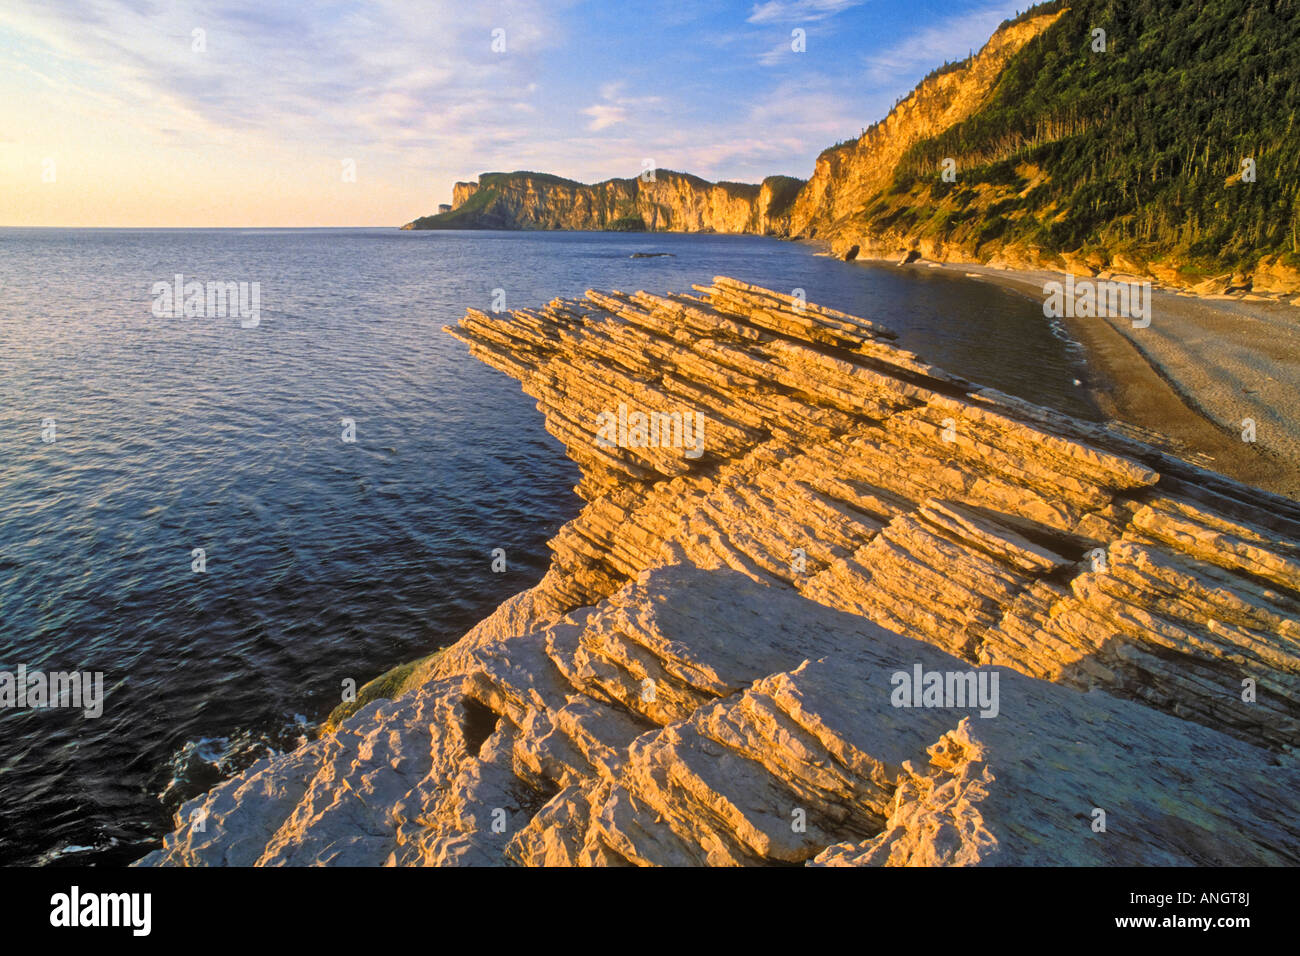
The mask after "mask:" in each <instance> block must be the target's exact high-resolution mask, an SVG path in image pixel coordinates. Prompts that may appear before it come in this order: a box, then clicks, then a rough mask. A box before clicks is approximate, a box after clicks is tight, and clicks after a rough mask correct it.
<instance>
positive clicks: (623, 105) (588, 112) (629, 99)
mask: <svg viewBox="0 0 1300 956" xmlns="http://www.w3.org/2000/svg"><path fill="white" fill-rule="evenodd" d="M626 87H627V84H626V83H624V82H622V81H614V82H610V83H605V84H604V85H602V86H601V88H600V96H601V99H602V100H603V102H600V103H593V104H592V105H591V106H588V107H587V108H586V109H584V110H583V111H582V113H583V115H584V116H590V117H591V122H590V123H588V124H587V129H589V130H591V131H592V132H596V131H599V130H602V129H608V128H609V127H611V126H618V125H620V124H622V123H626V122H628V120H629V118H630V117H631V115H632V114H633V113H638V114H645V113H646V112H647V111H648V110H652V109H653V108H654V107H656V106H658V105H659V104H660V103H661V102H662V100H661V98H660V97H658V96H624V95H623V90H624V89H625V88H626Z"/></svg>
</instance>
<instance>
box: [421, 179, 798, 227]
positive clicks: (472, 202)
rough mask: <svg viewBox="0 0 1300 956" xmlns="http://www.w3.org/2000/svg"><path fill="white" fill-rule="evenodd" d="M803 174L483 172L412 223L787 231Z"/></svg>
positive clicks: (423, 225) (425, 225)
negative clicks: (747, 177) (721, 179)
mask: <svg viewBox="0 0 1300 956" xmlns="http://www.w3.org/2000/svg"><path fill="white" fill-rule="evenodd" d="M802 184H803V183H802V180H796V179H792V178H790V177H787V176H769V177H768V178H767V179H765V180H763V182H762V183H761V184H759V185H757V186H756V185H752V184H748V183H711V182H707V181H705V180H703V179H700V178H699V177H698V176H691V175H688V174H686V173H677V172H673V171H671V170H666V169H657V170H654V178H653V179H652V180H647V179H645V178H642V177H636V178H632V179H607V180H605V181H604V182H600V183H595V184H593V185H586V184H584V183H579V182H575V181H574V180H571V179H562V178H561V177H559V176H550V175H547V174H544V173H529V172H515V173H484V174H483V175H482V176H480V177H479V180H478V182H477V183H457V184H456V186H455V190H454V193H453V201H452V209H451V210H450V211H449V212H446V213H440V214H438V215H435V216H425V217H423V218H421V219H416V220H415V221H414V222H411V223H408V224H407V225H406V226H405V227H403V228H408V229H590V230H616V231H625V232H640V231H650V232H667V231H672V232H749V233H759V234H785V233H787V232H788V231H789V207H790V203H791V201H792V200H793V199H794V195H795V193H796V192H797V190H798V188H799V187H800V186H801V185H802Z"/></svg>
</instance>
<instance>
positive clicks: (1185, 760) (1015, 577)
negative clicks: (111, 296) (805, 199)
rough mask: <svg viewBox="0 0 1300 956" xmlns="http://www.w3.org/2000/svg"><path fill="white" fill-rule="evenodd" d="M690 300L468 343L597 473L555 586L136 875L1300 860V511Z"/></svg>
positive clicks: (199, 809)
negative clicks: (1299, 796) (240, 868)
mask: <svg viewBox="0 0 1300 956" xmlns="http://www.w3.org/2000/svg"><path fill="white" fill-rule="evenodd" d="M696 293H697V294H680V295H666V296H658V295H650V294H648V293H644V292H641V293H636V294H624V293H617V292H609V293H601V292H595V291H592V292H588V293H587V295H586V297H585V298H583V299H581V300H574V301H561V300H557V301H555V302H552V303H551V304H549V305H548V306H546V307H545V308H541V309H524V310H518V311H515V312H513V313H511V314H510V315H509V316H508V317H494V316H490V315H487V314H485V313H481V312H476V311H473V310H471V311H470V312H469V313H468V314H467V315H466V317H465V318H464V319H463V320H462V321H461V323H460V324H459V325H458V326H457V327H456V328H454V329H449V331H450V332H451V333H452V334H453V335H455V336H456V337H457V338H459V339H461V340H462V341H464V342H466V343H467V344H468V346H469V349H470V351H471V353H472V354H474V355H475V356H477V357H478V358H480V359H481V360H483V361H485V362H487V363H488V364H490V365H492V366H493V367H495V368H498V369H500V370H502V371H504V372H506V373H507V374H510V375H512V376H514V377H515V378H517V379H519V380H520V382H521V383H522V385H523V388H524V390H525V391H526V392H528V393H529V394H530V395H532V396H534V397H536V398H537V400H538V407H539V409H540V410H541V411H542V412H543V413H544V415H545V417H546V425H547V428H548V430H549V431H550V432H551V433H552V434H554V435H555V436H556V437H557V438H558V439H559V440H560V441H561V442H562V443H563V444H564V446H565V448H566V449H567V451H568V454H569V455H570V456H571V457H572V458H573V459H574V460H575V461H576V462H577V463H578V464H579V465H580V467H581V469H582V473H583V478H582V481H581V483H580V484H579V486H578V488H577V491H578V493H579V494H580V495H581V496H582V497H583V498H584V499H585V501H586V505H585V506H584V508H583V510H582V512H581V513H580V514H579V516H578V517H577V518H575V519H574V520H573V521H571V522H569V523H568V524H567V525H566V526H565V527H564V528H563V529H561V531H560V532H559V533H557V535H556V536H555V538H554V539H553V540H552V542H551V545H550V546H551V549H552V551H553V552H554V556H553V560H552V566H551V568H550V570H549V571H548V573H547V575H546V576H545V578H544V579H543V580H542V581H541V583H539V584H538V585H537V586H536V587H535V588H533V589H531V590H530V591H527V592H524V593H523V594H520V595H517V596H516V597H515V598H512V599H511V600H510V601H507V602H506V603H505V604H503V605H502V606H501V608H499V609H498V610H497V612H496V613H494V614H493V615H492V616H491V617H489V618H488V619H487V620H485V621H484V622H482V623H481V624H480V625H478V626H477V627H476V628H474V629H473V630H472V631H471V632H470V633H469V634H467V635H466V636H465V637H464V638H463V639H462V640H461V641H460V642H458V643H457V644H456V645H454V646H452V647H451V648H449V649H447V651H446V652H444V653H443V654H442V655H441V657H440V658H439V659H438V661H437V663H436V665H434V667H433V670H432V672H431V676H430V679H429V680H428V681H427V682H426V683H425V684H424V685H423V686H421V687H419V688H418V689H416V690H415V691H413V692H411V693H408V694H406V695H404V696H403V697H401V698H400V699H398V700H396V701H376V702H373V703H371V704H369V705H367V706H366V707H365V708H363V709H362V710H360V711H359V712H358V713H357V714H355V715H354V716H353V717H351V718H349V719H348V720H347V721H345V722H344V723H343V725H342V726H341V728H340V729H338V730H337V731H336V732H335V733H334V734H332V735H330V736H327V737H323V738H321V739H319V740H317V741H314V742H312V743H310V744H308V745H307V746H306V747H304V748H302V749H300V750H298V751H296V752H294V753H291V754H286V755H282V756H278V757H274V758H269V759H267V760H264V761H262V762H261V763H259V764H258V765H256V766H254V767H252V768H250V769H249V770H248V771H246V772H245V773H244V774H242V775H241V776H240V777H237V778H234V779H232V780H229V781H226V782H225V783H223V784H222V785H220V786H219V787H217V788H216V789H214V790H213V791H212V792H211V793H209V794H207V795H205V796H204V797H201V798H199V799H198V800H196V801H193V802H191V803H190V804H188V805H187V806H186V807H184V808H182V810H181V812H180V813H179V814H178V824H179V828H178V830H177V831H176V832H175V833H174V834H172V835H170V836H168V837H167V839H166V840H165V842H164V845H163V847H162V849H161V850H159V851H157V852H155V853H154V854H151V855H150V856H149V857H147V858H146V859H145V860H144V861H142V862H143V863H147V864H159V865H164V864H181V865H187V864H188V865H195V864H239V865H248V864H292V865H297V864H321V863H334V864H366V865H378V864H391V865H414V864H530V865H531V864H604V865H625V864H705V863H707V864H759V863H785V864H789V863H810V864H817V865H863V864H873V865H930V864H945V865H946V864H984V865H987V864H1031V865H1040V864H1083V865H1111V864H1172V863H1185V864H1206V863H1231V864H1267V865H1276V864H1286V863H1292V864H1294V863H1296V862H1300V820H1297V817H1296V814H1295V812H1294V811H1295V793H1297V792H1300V788H1298V786H1297V785H1300V765H1298V764H1297V762H1296V759H1295V756H1294V751H1293V748H1294V747H1295V745H1296V743H1297V737H1298V736H1300V704H1298V703H1297V699H1298V698H1300V695H1298V694H1297V691H1298V690H1300V508H1298V507H1297V505H1296V504H1295V503H1293V502H1290V501H1288V500H1286V499H1283V498H1278V497H1275V496H1272V495H1269V494H1267V493H1265V492H1262V491H1259V490H1256V489H1252V488H1249V487H1246V486H1244V485H1241V484H1238V483H1236V482H1233V481H1231V480H1229V479H1227V478H1224V477H1222V476H1219V475H1215V474H1213V473H1211V472H1208V471H1205V470H1203V469H1200V468H1198V467H1196V466H1194V465H1191V464H1189V463H1186V462H1183V461H1180V460H1179V459H1177V458H1175V457H1172V456H1171V455H1169V454H1167V453H1165V452H1164V451H1161V450H1160V449H1158V448H1155V447H1152V446H1150V445H1146V444H1142V443H1140V442H1137V441H1135V440H1133V439H1132V438H1130V437H1127V436H1125V435H1122V434H1119V433H1117V432H1113V431H1111V430H1109V429H1107V428H1105V427H1103V426H1099V425H1094V424H1090V423H1086V422H1081V421H1078V420H1075V419H1072V418H1070V417H1067V416H1065V415H1062V414H1059V413H1056V412H1053V411H1050V410H1047V409H1043V408H1039V407H1036V406H1033V405H1030V404H1028V403H1026V402H1023V401H1020V400H1018V399H1015V398H1013V397H1011V396H1008V395H1005V394H1002V393H999V392H996V391H994V390H991V389H987V388H981V387H979V386H977V385H975V384H973V383H970V382H967V381H965V380H963V379H961V378H959V377H957V376H953V375H950V374H948V373H946V372H944V371H942V370H940V369H937V368H935V367H933V366H930V365H928V364H926V363H925V362H924V361H923V360H922V359H920V358H919V357H917V356H915V355H913V354H911V353H909V352H906V351H904V350H902V349H899V348H898V347H896V346H895V345H894V344H892V342H893V339H894V336H893V334H892V333H891V332H889V330H887V329H884V328H882V327H880V326H878V325H877V324H875V323H872V322H870V321H868V320H865V319H862V318H859V317H855V316H851V315H846V314H844V313H841V312H837V311H835V310H832V309H827V308H822V307H819V306H816V305H813V304H810V303H804V302H802V301H801V300H796V299H794V298H792V297H790V296H786V295H783V294H781V293H777V292H773V291H771V290H766V289H761V288H757V287H754V286H750V285H746V284H744V283H741V282H737V281H735V280H732V279H727V278H724V277H718V278H716V279H715V280H714V282H713V284H712V285H711V286H707V287H700V288H697V290H696ZM620 406H623V408H622V409H621V410H620ZM637 412H641V413H644V414H646V415H649V414H651V413H655V414H657V415H659V416H660V417H659V418H658V423H659V424H660V425H661V426H663V427H665V428H666V427H667V424H666V423H667V422H669V421H670V420H671V419H670V416H671V415H672V414H673V413H677V414H679V416H680V419H681V421H685V420H687V416H690V417H691V418H692V419H693V420H694V421H695V422H696V426H695V427H696V428H697V429H698V430H699V431H698V432H697V434H702V436H703V440H702V441H701V442H700V443H699V444H698V446H697V448H698V450H699V453H698V454H697V455H696V454H687V452H688V451H693V449H692V448H690V447H689V446H690V443H689V442H664V441H660V442H659V443H658V444H656V445H653V446H652V444H651V443H649V442H647V441H645V440H644V438H645V436H644V435H642V436H640V439H628V440H625V439H627V435H625V434H624V432H628V433H629V434H632V433H635V431H636V428H635V426H633V427H632V428H630V429H629V428H626V427H624V424H623V422H624V420H625V419H627V420H630V419H632V418H633V417H634V416H635V414H636V413H637ZM611 416H615V417H618V418H619V419H620V429H619V434H618V436H617V439H618V440H614V441H610V440H607V439H608V438H609V435H610V434H611V433H610V432H609V431H604V432H602V428H604V427H605V426H608V424H609V422H610V421H612V417H611ZM602 423H603V424H602ZM677 427H678V432H677V435H676V436H675V437H681V433H680V425H678V426H677ZM602 436H603V437H604V439H606V440H602ZM659 437H660V438H662V437H663V434H661V435H660V436H659ZM912 675H915V678H916V680H915V684H916V685H917V686H916V687H914V688H912V689H911V690H910V691H907V692H904V691H901V690H900V686H901V685H906V684H908V683H909V682H912ZM929 675H938V680H939V682H940V683H941V684H942V683H943V682H944V680H947V681H948V684H947V685H945V686H947V687H949V691H948V692H947V694H946V696H945V694H944V693H939V694H938V695H937V696H936V697H934V698H931V697H929V696H928V695H923V694H922V693H921V691H920V684H921V683H922V682H923V680H924V682H925V684H926V686H927V687H929V686H930V683H929V682H930V677H929ZM953 675H956V680H954V679H953ZM963 681H967V682H968V683H966V684H963V683H962V682H963ZM954 685H955V686H957V688H958V690H959V691H960V689H961V688H962V687H963V686H964V687H967V688H968V689H969V690H970V694H971V695H972V696H971V697H970V698H969V699H967V697H966V695H965V694H962V695H961V699H960V700H958V699H954V697H953V695H952V693H951V686H954ZM976 688H979V693H980V705H979V706H977V705H976V703H975V700H974V694H975V690H976ZM990 688H992V695H991V696H990V695H986V694H985V692H986V691H988V690H989V689H990ZM940 689H941V690H942V689H943V688H940ZM918 705H919V706H918ZM196 819H198V820H202V821H203V825H202V827H201V828H200V827H196V826H195V825H194V823H193V821H194V820H196Z"/></svg>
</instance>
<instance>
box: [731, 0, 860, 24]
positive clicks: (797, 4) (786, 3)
mask: <svg viewBox="0 0 1300 956" xmlns="http://www.w3.org/2000/svg"><path fill="white" fill-rule="evenodd" d="M863 2H864V0H768V2H767V3H756V4H754V8H753V9H752V10H751V11H750V13H749V17H748V19H747V20H746V22H747V23H814V22H816V21H818V20H825V19H827V18H828V17H833V16H835V15H836V14H838V13H843V12H844V11H845V10H848V9H851V8H852V7H856V6H859V5H861V4H862V3H863Z"/></svg>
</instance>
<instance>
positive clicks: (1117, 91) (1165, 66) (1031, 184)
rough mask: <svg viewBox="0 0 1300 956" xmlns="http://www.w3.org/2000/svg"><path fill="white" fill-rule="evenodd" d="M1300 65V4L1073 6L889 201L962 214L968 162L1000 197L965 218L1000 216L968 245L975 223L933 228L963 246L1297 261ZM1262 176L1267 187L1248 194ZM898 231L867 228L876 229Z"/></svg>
mask: <svg viewBox="0 0 1300 956" xmlns="http://www.w3.org/2000/svg"><path fill="white" fill-rule="evenodd" d="M1061 6H1063V4H1059V3H1052V4H1046V5H1043V6H1040V7H1037V8H1034V9H1033V10H1032V11H1029V12H1028V13H1027V14H1022V15H1021V16H1020V17H1018V18H1017V19H1023V18H1024V17H1025V16H1028V15H1030V14H1033V15H1037V14H1041V13H1044V12H1050V11H1052V10H1055V9H1059V8H1060V7H1061ZM1094 28H1101V29H1104V30H1105V31H1106V47H1107V48H1106V51H1105V52H1094V50H1093V48H1092V47H1093V42H1094V38H1093V33H1092V31H1093V30H1094ZM1297 62H1300V0H1074V2H1071V3H1070V4H1069V5H1068V9H1067V11H1066V12H1065V14H1064V15H1063V16H1062V17H1061V19H1060V20H1059V21H1057V23H1055V24H1054V25H1053V26H1052V27H1051V28H1050V29H1048V30H1047V31H1046V32H1044V33H1043V34H1042V35H1041V36H1039V37H1038V38H1036V39H1035V40H1033V41H1031V42H1030V43H1029V44H1028V45H1027V46H1026V47H1025V48H1024V49H1023V50H1022V51H1020V53H1019V54H1017V55H1016V57H1015V58H1013V60H1012V61H1011V62H1010V63H1009V64H1008V66H1007V68H1006V70H1005V71H1004V73H1003V75H1002V77H1001V79H1000V80H999V83H998V86H997V87H996V89H995V91H994V93H993V95H992V97H991V99H990V101H989V102H988V103H987V104H986V105H985V106H984V107H983V108H982V109H980V110H979V111H978V112H977V113H976V114H974V115H973V116H971V117H970V118H969V119H967V120H966V121H965V122H963V123H960V124H958V125H957V126H955V127H953V128H952V129H950V130H948V131H946V132H944V133H943V134H941V135H938V136H935V137H933V138H931V139H928V140H925V141H923V142H921V143H918V144H916V145H915V146H914V147H913V148H912V149H911V150H909V152H908V153H907V154H906V155H905V156H904V158H903V160H902V161H901V162H900V163H899V166H898V168H897V170H896V174H895V181H894V183H893V185H892V187H891V189H890V190H888V191H887V192H891V193H894V194H898V195H901V196H905V197H906V201H907V202H908V204H917V205H926V204H946V205H948V206H949V207H952V206H954V205H957V204H959V202H960V200H959V193H958V191H956V190H954V188H953V185H952V184H945V183H942V182H941V181H940V177H939V169H940V166H941V164H942V162H943V160H944V158H945V157H952V158H954V159H956V161H957V168H958V171H959V173H958V175H959V182H960V184H961V185H962V186H964V187H979V186H983V187H984V188H982V189H979V190H977V192H976V193H974V194H971V193H969V192H968V193H967V197H966V198H967V200H968V201H970V202H977V203H979V204H980V205H979V209H980V210H981V211H983V212H985V213H987V212H988V209H987V206H988V205H991V204H992V203H993V202H996V203H997V204H998V207H999V208H998V211H997V213H995V214H994V215H993V216H992V217H991V218H990V219H989V221H987V222H983V221H981V217H975V218H974V219H972V220H971V222H972V225H971V227H970V228H971V229H975V230H978V232H977V233H963V232H962V229H963V226H962V224H961V223H960V221H959V220H960V217H954V218H952V219H950V220H946V221H944V222H943V223H935V224H934V225H933V226H932V228H935V229H940V228H942V229H944V230H948V231H955V234H953V235H950V236H949V238H957V239H963V240H964V239H973V240H976V241H978V242H983V241H989V240H994V239H996V240H997V241H999V242H1001V243H1010V242H1017V243H1023V244H1039V245H1042V246H1044V247H1046V248H1048V249H1053V250H1062V251H1074V250H1084V251H1091V250H1099V251H1100V250H1105V251H1110V252H1112V253H1113V252H1116V251H1129V250H1132V251H1136V252H1138V253H1142V254H1146V255H1148V256H1154V255H1172V256H1174V257H1176V258H1178V259H1180V260H1182V261H1186V262H1188V263H1189V265H1195V264H1199V265H1201V266H1202V267H1205V268H1224V269H1226V268H1233V267H1237V266H1241V265H1245V264H1248V263H1253V262H1254V261H1255V260H1256V259H1258V258H1259V257H1260V256H1262V255H1271V254H1277V253H1285V254H1288V255H1289V256H1294V255H1296V254H1297V253H1300V202H1298V200H1300V149H1298V148H1297V145H1298V144H1300V126H1298V125H1297V122H1296V111H1297V108H1300V70H1297V69H1296V68H1295V64H1296V63H1297ZM949 67H951V65H949ZM942 69H944V68H942V67H941V68H940V70H942ZM1246 158H1250V159H1253V160H1254V163H1255V172H1256V178H1255V181H1254V182H1243V181H1242V178H1241V173H1242V169H1243V165H1242V161H1243V159H1246ZM1022 193H1023V195H1022ZM889 205H890V206H891V207H892V205H893V203H890V204H889ZM954 211H955V212H959V211H960V210H954ZM890 215H895V213H890V212H888V211H886V210H877V211H876V212H875V213H874V214H873V213H872V212H870V211H869V212H867V213H866V218H867V220H868V221H867V223H866V225H867V226H868V228H872V227H877V228H878V227H880V226H881V225H882V220H883V219H884V218H886V217H888V216H890ZM877 217H879V218H877Z"/></svg>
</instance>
